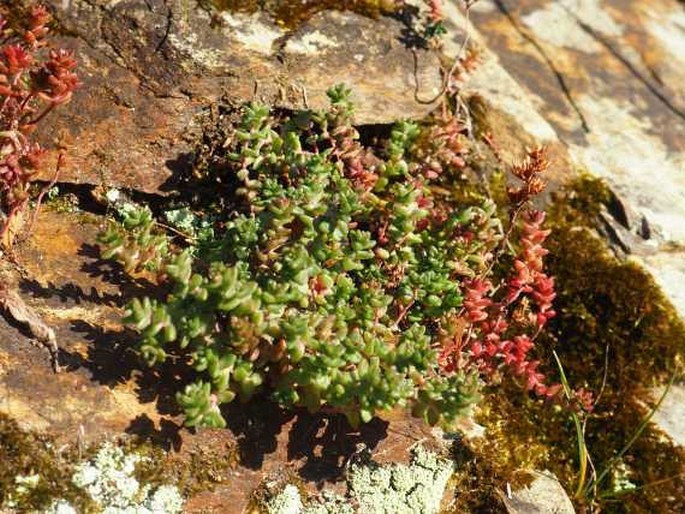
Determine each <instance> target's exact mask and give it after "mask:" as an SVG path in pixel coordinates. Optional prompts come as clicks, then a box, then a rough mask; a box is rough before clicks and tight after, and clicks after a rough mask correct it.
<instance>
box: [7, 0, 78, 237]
mask: <svg viewBox="0 0 685 514" xmlns="http://www.w3.org/2000/svg"><path fill="white" fill-rule="evenodd" d="M50 20H51V16H50V13H49V12H48V11H47V9H46V8H45V7H44V6H40V5H38V6H34V7H33V8H32V9H31V10H30V13H29V15H28V17H27V18H26V19H24V20H20V21H23V27H22V28H18V27H10V26H9V24H8V23H7V20H5V19H4V18H3V17H2V15H0V241H3V240H5V235H6V233H7V231H8V230H10V227H11V225H12V223H13V221H14V220H15V218H16V217H17V215H18V214H19V213H20V211H21V210H22V209H23V208H24V207H25V205H26V203H27V202H28V199H29V187H30V185H31V181H32V179H33V178H34V175H35V173H36V170H37V168H38V166H39V164H40V161H41V158H42V157H43V155H44V153H45V152H44V150H43V149H42V148H41V147H40V145H39V144H38V143H36V142H34V141H32V140H31V134H32V133H33V132H34V130H35V129H36V126H37V125H38V124H39V123H40V122H41V121H42V120H43V119H44V118H45V116H47V114H48V113H49V112H50V111H52V110H53V109H54V108H55V107H57V106H58V105H61V104H64V103H66V102H68V101H69V100H70V99H71V96H72V94H73V92H74V90H75V89H76V88H77V87H78V85H79V81H78V78H77V76H76V74H75V73H74V68H75V67H76V61H75V60H74V58H73V52H71V51H68V50H64V49H61V48H60V49H50V48H49V47H48V44H47V41H46V38H47V36H48V34H49V28H48V24H49V23H50ZM19 24H20V23H19ZM19 24H17V25H19Z"/></svg>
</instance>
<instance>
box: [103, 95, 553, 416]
mask: <svg viewBox="0 0 685 514" xmlns="http://www.w3.org/2000/svg"><path fill="white" fill-rule="evenodd" d="M348 96H349V90H347V89H346V88H345V87H344V86H338V87H336V88H333V89H332V90H330V91H329V97H330V100H331V108H330V109H328V110H324V111H300V112H296V113H294V114H293V115H291V116H286V115H274V114H271V113H270V112H269V110H268V109H267V108H265V107H263V106H260V105H248V106H246V107H245V108H244V112H243V116H242V120H241V121H240V122H239V123H238V125H237V126H236V127H235V130H234V132H233V134H232V137H231V138H229V141H228V142H227V150H226V151H227V157H228V160H229V162H230V163H231V176H230V177H229V179H228V181H229V182H230V184H231V186H232V188H233V193H232V194H230V195H229V196H230V201H229V202H228V204H227V206H226V208H225V212H222V213H219V214H216V213H213V214H212V215H213V216H214V218H213V219H214V226H213V229H212V230H205V231H203V232H202V234H205V235H204V236H202V237H199V236H198V238H197V239H195V240H194V244H193V245H192V246H191V247H186V248H185V249H183V250H174V249H173V246H172V245H171V244H170V242H169V241H168V237H167V236H166V235H164V234H161V233H159V232H157V231H156V230H155V226H154V223H153V219H152V216H151V215H150V213H149V211H147V210H145V209H126V210H124V211H123V212H122V220H121V223H120V224H119V225H117V224H113V225H112V226H111V227H110V228H109V229H108V230H107V231H106V232H105V233H103V234H102V235H101V236H100V242H101V243H102V244H103V247H104V256H105V257H114V258H117V259H118V260H120V261H121V262H123V263H125V265H126V266H127V268H128V269H129V270H136V269H142V268H148V269H150V270H153V271H155V272H156V273H157V274H158V277H159V280H160V281H161V282H163V283H164V284H165V287H166V288H167V291H169V293H168V294H167V296H166V297H165V298H164V299H163V300H161V301H160V300H158V299H154V298H142V299H134V300H133V301H132V302H131V304H130V305H129V308H128V312H127V316H126V321H127V322H128V323H130V324H131V325H132V326H133V327H134V328H135V329H136V330H137V331H138V332H139V333H140V339H141V342H140V350H141V353H142V355H143V356H144V358H145V359H146V360H147V362H148V363H149V364H150V365H159V364H161V363H163V362H164V361H165V360H167V359H169V358H171V357H173V358H175V359H177V360H178V359H179V358H180V362H186V363H187V365H188V366H190V367H192V368H193V369H194V371H195V376H196V380H194V381H193V382H192V383H189V384H187V386H186V387H185V389H184V390H183V391H182V392H180V393H179V394H178V397H177V398H178V401H179V403H180V404H181V405H182V406H183V408H184V409H185V412H186V416H187V424H188V425H205V426H215V427H217V426H223V425H224V424H225V421H224V419H223V417H222V414H221V411H220V406H221V405H222V404H225V403H227V402H231V401H233V400H234V398H236V397H238V398H240V399H241V400H247V399H249V398H250V397H251V396H252V395H253V394H255V393H256V392H257V391H259V390H261V389H266V390H267V391H269V392H270V393H271V396H272V398H273V399H274V400H276V401H277V402H278V403H280V404H281V405H283V406H286V407H293V406H304V407H307V408H308V409H310V410H311V411H317V410H319V409H322V408H326V409H331V410H333V411H336V412H341V413H344V414H345V415H346V416H347V418H348V420H349V421H350V423H351V424H352V425H356V424H358V423H359V422H368V421H369V420H370V419H371V418H372V417H373V416H374V415H375V414H376V413H377V412H379V411H384V410H389V409H392V408H394V407H398V406H409V407H411V408H412V411H413V413H414V415H416V416H419V417H421V418H423V419H424V420H425V421H426V422H428V423H431V424H435V423H449V422H451V421H452V420H454V419H455V417H457V416H459V415H461V414H464V413H465V412H466V411H467V409H468V408H469V407H470V406H471V405H473V403H474V402H475V401H476V400H477V398H478V389H479V387H480V385H481V383H482V381H484V380H485V381H493V380H495V379H496V377H497V376H498V375H499V374H500V373H501V372H502V370H504V369H509V370H511V371H512V372H513V375H515V376H517V377H522V378H523V379H524V380H525V381H526V383H527V387H528V389H532V390H535V391H536V392H537V393H538V394H541V395H552V394H554V393H555V392H556V389H557V388H556V387H552V388H548V387H547V386H546V385H545V384H544V377H543V376H542V374H541V373H540V372H539V371H538V369H537V366H538V364H537V361H535V360H531V359H530V358H529V355H530V352H531V350H532V348H533V346H534V340H535V338H536V336H537V335H538V333H539V332H540V330H541V329H542V327H543V326H544V325H545V323H546V322H547V320H548V319H549V318H550V317H551V316H553V315H554V312H553V311H552V309H551V301H552V300H553V298H554V282H553V280H552V278H550V277H548V276H547V275H546V274H545V273H544V269H543V258H544V255H545V253H546V251H545V250H544V248H543V247H542V244H543V242H544V240H545V238H546V237H547V235H548V232H547V231H546V230H544V229H543V228H542V223H543V220H544V215H543V214H542V213H540V212H537V211H529V210H527V203H528V200H529V199H530V198H531V197H532V196H533V195H534V194H537V193H538V192H539V191H540V190H541V189H542V187H543V184H542V182H541V181H540V178H539V175H540V173H542V172H543V171H544V169H545V168H546V166H547V163H546V161H545V159H544V152H543V151H542V150H541V149H533V150H531V151H530V152H529V155H528V156H527V157H526V159H525V160H524V161H523V162H521V163H519V164H518V165H516V166H514V169H513V171H514V174H515V176H516V177H518V179H519V180H520V182H521V186H520V187H519V188H516V189H512V190H511V191H510V197H511V199H512V210H511V216H510V218H509V220H508V222H507V223H508V226H506V227H505V226H504V224H503V222H502V221H501V220H500V219H499V218H498V214H497V209H496V207H495V205H494V203H493V202H492V201H490V200H487V199H481V200H479V202H471V204H464V203H463V202H461V201H459V200H458V198H459V194H458V191H457V192H455V193H454V194H453V193H452V190H453V189H454V181H455V176H456V175H458V174H459V172H460V170H461V169H462V168H463V167H464V166H465V160H464V157H465V155H466V152H467V145H466V141H465V138H464V135H463V132H464V130H463V128H462V129H460V128H459V127H458V126H457V125H455V122H454V118H453V117H452V115H451V114H449V113H446V114H444V115H443V116H441V117H440V118H439V119H438V120H436V122H435V123H432V124H430V125H426V126H423V125H421V124H418V123H414V122H401V123H398V124H397V125H396V126H395V127H394V128H393V130H392V133H391V135H390V137H389V139H388V140H387V141H386V142H385V143H384V144H382V145H380V148H371V147H369V146H367V145H364V144H362V142H361V141H360V138H359V133H358V132H357V130H356V129H355V128H354V127H353V126H352V125H351V122H350V119H351V114H352V112H353V107H352V105H351V103H350V102H349V99H348ZM519 218H521V219H522V220H523V225H522V227H521V228H519ZM514 247H515V248H517V250H516V251H513V250H511V249H512V248H514Z"/></svg>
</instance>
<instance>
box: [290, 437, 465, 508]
mask: <svg viewBox="0 0 685 514" xmlns="http://www.w3.org/2000/svg"><path fill="white" fill-rule="evenodd" d="M453 472H454V464H453V463H452V462H451V461H449V460H447V459H444V458H442V457H440V456H439V455H437V454H436V453H433V452H431V451H429V450H427V449H425V448H424V447H423V446H417V447H416V448H415V449H414V450H413V453H412V460H411V462H410V463H409V465H404V464H396V463H390V464H385V465H379V464H377V463H375V462H373V461H369V462H360V463H358V464H354V465H352V466H351V467H350V469H349V471H348V476H347V486H348V494H347V501H345V499H343V498H342V497H339V496H335V495H325V496H323V495H322V496H321V497H320V498H319V501H315V502H313V503H312V504H310V505H307V506H306V507H305V509H304V510H303V511H302V514H333V513H336V514H338V513H344V514H352V513H353V512H355V513H366V512H373V513H376V514H415V513H417V512H421V513H423V514H432V513H437V512H438V511H439V510H440V504H441V502H442V497H443V495H444V493H445V488H446V486H447V481H448V480H449V478H450V476H452V473H453Z"/></svg>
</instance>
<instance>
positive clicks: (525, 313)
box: [439, 147, 561, 397]
mask: <svg viewBox="0 0 685 514" xmlns="http://www.w3.org/2000/svg"><path fill="white" fill-rule="evenodd" d="M548 165H549V163H548V161H547V159H546V157H545V151H544V149H543V148H540V147H538V148H534V149H532V150H528V154H527V156H526V158H525V159H523V160H522V161H521V162H519V163H517V164H515V165H514V166H513V169H512V173H513V174H514V176H515V177H516V178H518V179H519V180H521V181H522V183H523V184H522V185H521V186H520V187H519V188H516V189H510V190H509V197H510V200H511V209H512V212H511V216H510V222H511V226H510V227H509V229H508V230H507V232H506V234H505V237H504V238H503V240H502V241H501V242H500V248H503V247H504V246H505V244H506V243H507V242H508V241H509V240H510V239H511V238H512V236H513V234H514V225H515V224H517V225H518V223H517V218H518V217H519V214H520V213H521V212H522V216H521V220H520V221H521V223H520V225H521V230H520V239H519V245H518V246H519V251H518V252H517V253H516V254H515V255H514V256H513V264H512V267H511V270H510V272H509V274H508V276H506V277H505V278H504V279H503V280H502V281H501V283H500V284H499V285H498V286H497V287H495V285H494V284H493V283H492V282H491V281H490V280H487V279H485V278H481V277H485V276H489V273H490V271H491V268H492V266H493V265H494V264H495V260H497V257H498V256H499V253H498V252H496V254H495V255H494V256H489V258H488V260H489V261H490V266H488V268H487V270H486V272H485V273H484V274H483V275H482V276H481V277H476V278H474V279H471V280H468V281H466V282H464V286H465V287H464V302H463V308H462V310H461V312H460V314H459V318H460V321H459V322H458V323H456V325H457V326H463V327H466V328H465V329H463V330H460V331H458V332H456V333H455V334H454V335H453V337H452V338H451V339H450V338H448V340H447V342H446V343H445V344H444V345H443V350H442V352H441V354H440V360H439V362H440V365H441V367H442V368H443V371H444V372H447V373H452V372H456V371H459V370H469V369H475V370H477V371H478V373H479V374H481V376H484V377H492V376H493V375H494V374H495V373H497V372H498V371H500V370H502V369H508V370H510V372H511V373H512V374H513V375H514V376H517V377H520V378H522V379H523V380H525V384H526V388H527V389H528V390H532V391H534V392H535V393H536V394H538V395H540V396H545V397H552V396H555V395H556V394H557V393H558V391H559V390H560V389H561V386H560V385H559V384H553V385H547V384H546V379H545V375H544V374H543V373H541V372H540V371H539V364H540V363H539V361H537V360H532V359H531V358H530V352H531V351H532V350H533V348H534V347H535V339H536V338H537V336H538V335H539V334H540V332H541V330H542V328H543V327H544V326H545V324H546V323H547V321H548V320H549V319H551V318H552V317H554V316H555V312H554V310H553V308H552V302H553V301H554V298H555V296H556V293H555V291H554V278H553V277H550V276H548V275H547V274H546V273H545V270H544V258H545V256H546V255H547V254H548V250H547V249H545V248H544V242H545V240H546V239H547V237H548V236H549V234H550V230H548V229H544V228H543V224H544V221H545V213H544V212H542V211H538V210H534V209H527V210H523V208H524V207H525V205H526V204H527V202H528V201H529V200H530V199H531V198H532V196H534V195H535V194H537V193H539V192H540V191H542V190H543V188H544V182H542V180H541V179H540V178H539V174H540V173H542V172H543V171H545V169H546V168H547V167H548Z"/></svg>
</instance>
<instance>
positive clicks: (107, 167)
mask: <svg viewBox="0 0 685 514" xmlns="http://www.w3.org/2000/svg"><path fill="white" fill-rule="evenodd" d="M17 3H18V2H16V1H15V0H3V2H0V4H4V5H5V6H6V7H10V8H15V7H16V6H17ZM20 3H21V4H27V3H30V2H28V0H21V2H20ZM48 4H50V5H51V7H52V8H53V9H54V11H55V16H56V18H57V19H58V22H59V31H60V37H59V38H57V41H56V44H59V45H61V46H64V47H66V48H72V49H75V50H76V54H77V57H78V61H79V63H80V64H79V75H80V77H81V80H82V82H83V87H82V89H81V90H80V91H79V92H78V93H77V94H75V95H74V99H73V101H72V102H71V104H70V105H69V106H68V108H65V109H61V110H60V111H59V112H58V113H54V114H55V115H54V116H51V117H50V118H49V120H47V121H46V123H45V125H44V126H43V127H42V128H41V132H40V134H39V136H40V139H41V140H42V141H43V142H44V143H49V145H48V146H53V145H54V144H58V145H59V146H60V147H62V148H64V149H66V150H67V154H68V156H69V159H68V162H67V164H66V165H65V166H64V168H63V170H62V173H61V181H65V182H75V183H86V184H96V185H100V184H102V185H105V186H117V187H126V188H134V189H137V190H140V191H145V192H160V190H162V191H168V190H170V189H171V188H173V185H174V183H175V179H177V178H178V176H179V175H181V174H183V173H187V172H188V171H189V169H190V168H191V164H192V161H193V152H194V151H195V150H196V145H197V144H198V143H199V142H200V140H201V138H202V133H203V126H204V124H206V123H209V122H211V123H213V124H216V123H221V120H220V119H219V118H218V116H217V105H219V104H223V105H230V104H231V103H232V102H238V103H242V102H245V101H248V100H258V101H264V102H268V103H269V104H271V105H274V106H279V107H287V108H293V107H300V108H301V107H304V106H306V105H309V106H311V107H313V108H316V107H321V106H324V105H325V104H326V102H327V100H326V94H325V92H326V90H327V89H328V88H329V87H331V86H332V85H335V84H337V83H340V82H344V83H346V84H347V85H348V86H349V87H351V88H352V89H353V91H354V94H353V99H354V100H355V103H356V105H358V106H359V107H360V108H359V109H358V111H357V118H356V119H357V121H358V122H359V123H388V122H391V121H394V120H397V119H401V118H407V117H409V118H411V117H421V116H423V115H425V114H426V113H427V112H429V111H430V110H431V109H432V108H433V107H434V106H435V104H431V103H422V102H419V101H417V98H433V97H435V96H436V93H438V91H439V89H440V87H441V77H440V72H439V68H438V58H437V56H436V55H435V54H433V53H431V52H427V51H423V50H412V49H409V48H407V46H405V45H404V44H403V43H402V41H401V40H402V33H403V32H402V31H403V28H404V26H403V24H402V23H401V22H399V21H398V20H395V19H391V18H380V19H378V20H372V19H369V18H365V17H363V16H361V15H357V14H353V13H338V12H332V11H327V12H323V13H319V14H317V15H315V16H314V18H312V19H311V20H309V21H308V22H306V23H305V24H303V25H302V26H301V27H300V28H298V29H297V30H296V31H294V32H292V33H291V32H287V31H286V30H285V29H283V28H281V27H279V26H277V25H275V24H274V23H273V22H271V21H270V20H269V19H268V17H266V16H265V15H260V14H259V13H256V14H254V15H246V14H231V13H228V12H208V11H206V10H204V9H202V8H200V7H197V6H196V4H195V3H194V2H188V1H187V0H149V1H146V2H140V1H135V0H132V1H117V2H110V1H106V0H68V1H62V0H51V1H49V2H48ZM415 93H416V95H417V96H415ZM54 159H55V155H53V162H54ZM52 172H53V169H52V167H49V168H48V169H47V170H46V171H45V176H46V177H47V176H52Z"/></svg>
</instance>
